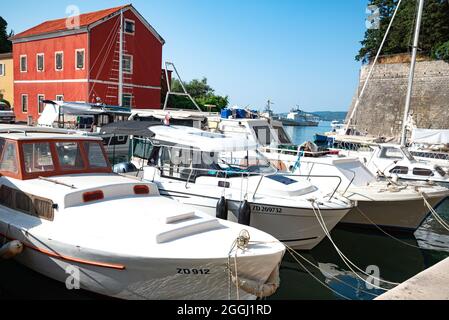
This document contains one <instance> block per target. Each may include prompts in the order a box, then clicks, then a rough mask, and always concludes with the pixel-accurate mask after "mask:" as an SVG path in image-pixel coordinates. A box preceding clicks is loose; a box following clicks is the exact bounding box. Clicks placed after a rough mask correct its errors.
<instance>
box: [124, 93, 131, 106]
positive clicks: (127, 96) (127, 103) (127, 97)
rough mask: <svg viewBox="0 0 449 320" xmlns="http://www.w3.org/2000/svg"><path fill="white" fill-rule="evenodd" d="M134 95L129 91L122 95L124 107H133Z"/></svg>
mask: <svg viewBox="0 0 449 320" xmlns="http://www.w3.org/2000/svg"><path fill="white" fill-rule="evenodd" d="M132 103H133V95H132V94H129V93H124V94H123V97H122V107H124V108H132Z"/></svg>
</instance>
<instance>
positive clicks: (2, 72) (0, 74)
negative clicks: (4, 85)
mask: <svg viewBox="0 0 449 320" xmlns="http://www.w3.org/2000/svg"><path fill="white" fill-rule="evenodd" d="M0 66H1V69H0V77H4V76H5V75H6V64H5V63H0Z"/></svg>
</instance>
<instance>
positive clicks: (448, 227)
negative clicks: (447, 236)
mask: <svg viewBox="0 0 449 320" xmlns="http://www.w3.org/2000/svg"><path fill="white" fill-rule="evenodd" d="M420 194H421V196H422V198H423V199H424V204H425V206H426V207H427V208H428V209H429V211H430V213H431V214H432V216H433V217H434V218H435V220H436V221H437V222H438V223H439V224H441V226H442V227H443V228H444V229H446V231H449V224H447V223H446V222H445V221H444V219H443V218H442V217H441V216H440V215H439V214H438V213H437V211H436V210H435V209H434V208H433V207H432V205H431V204H430V203H429V201H428V200H427V198H426V195H425V193H424V192H420Z"/></svg>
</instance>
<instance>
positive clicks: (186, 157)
mask: <svg viewBox="0 0 449 320" xmlns="http://www.w3.org/2000/svg"><path fill="white" fill-rule="evenodd" d="M160 149H161V150H160V151H159V150H158V158H159V159H158V160H157V162H158V163H159V167H160V169H161V173H162V175H163V176H166V177H171V178H176V179H181V180H188V181H195V180H196V179H197V178H199V177H241V176H245V175H248V174H249V175H261V174H274V173H276V169H275V168H274V167H273V166H272V165H271V164H270V162H269V160H267V158H265V157H264V156H263V155H262V154H261V153H260V152H258V151H251V152H237V153H217V152H202V151H199V150H192V149H190V148H182V147H179V146H176V147H174V146H164V147H160Z"/></svg>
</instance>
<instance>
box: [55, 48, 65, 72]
mask: <svg viewBox="0 0 449 320" xmlns="http://www.w3.org/2000/svg"><path fill="white" fill-rule="evenodd" d="M58 54H62V59H61V61H62V68H61V69H58V68H57V63H58V61H57V59H56V57H57V56H58ZM55 71H56V72H62V71H64V51H56V52H55Z"/></svg>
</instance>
